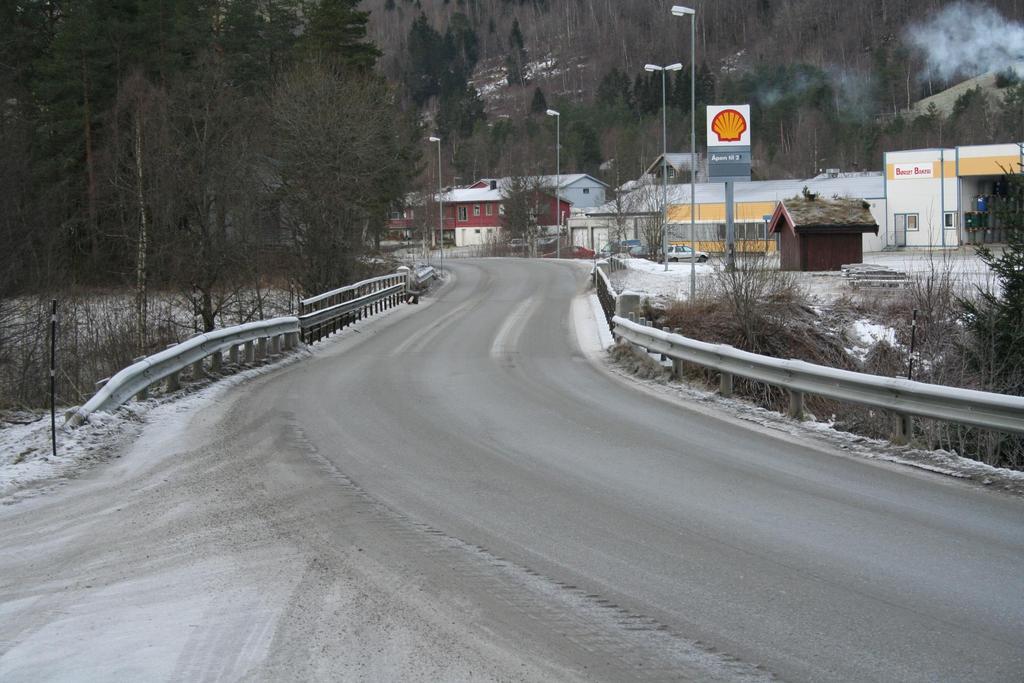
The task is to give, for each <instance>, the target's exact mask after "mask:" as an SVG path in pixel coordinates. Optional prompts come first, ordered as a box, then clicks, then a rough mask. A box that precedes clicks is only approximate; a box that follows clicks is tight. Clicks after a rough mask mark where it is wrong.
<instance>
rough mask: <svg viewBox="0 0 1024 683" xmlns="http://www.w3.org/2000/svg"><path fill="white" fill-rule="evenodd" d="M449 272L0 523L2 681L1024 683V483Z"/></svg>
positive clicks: (557, 275) (546, 278)
mask: <svg viewBox="0 0 1024 683" xmlns="http://www.w3.org/2000/svg"><path fill="white" fill-rule="evenodd" d="M446 265H450V266H451V269H452V271H453V273H454V278H453V281H452V282H451V283H450V284H448V285H446V286H445V287H444V288H443V289H441V290H440V291H439V292H438V293H436V294H435V295H433V299H432V301H431V302H430V303H429V304H428V305H423V306H421V307H419V308H417V307H403V308H402V309H401V310H400V311H399V312H398V313H396V314H394V315H393V316H392V318H391V319H390V320H383V321H381V322H380V324H379V325H377V326H376V327H374V328H373V329H372V331H368V332H367V333H366V334H364V335H350V336H349V338H348V339H346V340H344V341H343V343H338V344H334V345H333V346H327V347H324V349H323V350H321V351H320V352H318V353H317V354H316V355H315V356H314V357H313V358H312V359H309V360H306V361H303V362H302V363H297V364H294V365H292V366H291V367H289V368H286V369H283V370H281V371H279V372H277V373H274V374H272V375H270V376H268V377H266V378H262V379H259V380H257V381H254V382H252V383H251V384H249V385H247V386H246V387H245V388H243V389H239V390H235V391H234V392H232V393H230V394H227V395H226V396H225V399H224V401H223V402H222V403H221V404H220V405H219V406H218V407H217V409H216V410H211V411H206V412H204V413H202V414H199V415H197V416H196V417H195V418H193V420H192V422H191V424H190V428H189V430H188V432H187V433H184V434H179V435H173V434H172V435H166V434H165V435H163V436H162V437H161V438H160V439H155V438H152V439H150V440H149V441H146V438H145V437H144V438H143V440H142V441H140V443H139V444H137V446H136V447H135V448H134V449H133V451H132V452H130V453H129V454H128V457H126V458H123V459H122V460H121V461H119V463H118V464H117V465H113V466H107V467H105V468H99V470H98V471H97V472H96V473H94V474H93V475H91V476H90V477H88V478H87V479H86V480H83V481H81V482H75V483H74V484H72V485H71V486H69V487H67V488H66V490H64V491H61V492H60V494H59V495H57V496H54V497H51V498H49V499H47V500H41V501H35V502H29V503H24V504H19V505H17V506H12V507H11V508H10V509H9V510H5V511H4V512H3V513H2V514H0V533H2V534H3V537H4V539H5V540H4V541H3V546H0V549H3V550H4V553H3V557H0V648H3V649H0V678H10V679H12V680H14V679H17V680H22V679H24V680H30V679H34V678H36V677H39V675H40V674H42V676H41V677H48V676H49V677H54V678H62V677H71V678H79V677H86V678H88V677H89V676H88V675H86V676H82V675H81V674H83V673H86V674H89V675H91V676H93V677H96V678H105V677H111V676H115V677H116V676H119V675H124V676H132V675H134V676H137V675H139V674H145V675H147V677H149V678H153V679H157V678H190V679H197V678H198V679H201V678H207V679H213V678H237V677H251V678H265V679H275V678H279V677H282V676H286V677H294V678H323V679H327V678H347V679H362V680H374V679H376V680H388V679H422V680H427V679H429V680H456V679H460V680H480V679H501V680H517V679H524V680H569V679H577V678H578V679H597V680H661V679H674V680H711V679H721V680H744V679H759V678H771V677H779V678H782V679H787V680H808V681H824V680H836V681H854V680H856V681H867V680H908V681H909V680H922V681H935V680H971V681H986V680H991V681H1011V680H1021V679H1022V678H1024V501H1022V500H1021V499H1020V498H1017V497H1013V496H1010V495H1006V494H1000V493H994V492H989V491H985V490H981V489H979V488H977V487H974V486H969V485H965V484H963V483H960V482H956V481H953V480H950V479H947V478H943V477H940V476H937V475H931V474H927V473H922V472H920V471H916V470H911V469H907V468H901V467H897V466H891V465H885V464H880V463H876V462H869V461H863V460H859V459H856V458H854V457H848V456H844V455H842V454H840V453H835V452H832V451H830V450H828V448H827V447H825V446H820V445H816V444H814V443H813V442H811V441H809V440H808V441H807V442H803V441H800V440H796V439H794V438H793V437H790V436H783V435H780V434H773V433H772V432H770V431H763V430H757V429H754V428H752V427H750V426H749V425H744V424H742V423H740V422H737V421H734V420H730V419H729V418H727V417H723V418H716V417H712V416H708V415H707V414H706V413H705V412H698V411H694V410H691V409H690V408H688V407H687V406H685V405H682V404H679V403H672V402H669V401H667V400H665V399H663V398H659V397H657V396H654V395H651V394H648V393H644V392H641V391H638V390H636V389H635V388H632V387H630V386H626V385H625V384H623V383H622V382H621V381H620V380H618V379H616V378H614V377H612V376H610V375H609V374H608V373H606V372H605V371H603V370H602V369H600V368H599V367H598V366H597V364H595V363H594V362H592V361H591V360H588V358H587V357H586V356H585V354H584V353H583V352H582V351H581V350H580V346H579V345H578V343H577V335H576V332H575V330H574V323H573V315H572V301H573V298H574V296H575V295H577V294H578V293H580V292H582V291H583V290H584V287H585V281H586V275H585V271H583V270H581V269H580V268H578V267H577V266H574V265H572V264H569V263H557V262H531V261H526V260H481V261H453V262H451V263H449V264H446ZM140 450H141V451H144V452H140ZM147 454H148V455H147ZM147 458H148V459H147ZM112 603H113V606H112ZM140 624H142V626H140ZM90 634H91V635H90ZM112 634H113V635H112ZM69 641H72V642H74V643H75V646H74V647H70V649H69V650H68V651H62V648H63V649H67V648H68V647H69V646H61V645H59V644H60V643H67V642H69ZM54 642H57V643H58V646H57V648H56V649H57V650H58V653H59V656H58V654H54V653H53V652H50V653H49V654H47V652H46V647H47V643H50V644H52V643H54ZM140 652H141V653H146V656H145V657H144V656H143V655H141V654H139V653H140ZM62 658H63V659H62ZM112 661H114V662H117V663H118V664H117V666H116V667H114V668H110V667H109V666H105V663H109V662H112ZM68 662H70V663H71V664H68ZM76 663H77V666H78V667H79V668H77V669H74V668H69V667H73V666H75V665H76ZM83 667H84V668H83ZM75 672H77V673H78V674H80V675H79V676H75V675H70V674H73V673H75Z"/></svg>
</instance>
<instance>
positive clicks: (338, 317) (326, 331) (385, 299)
mask: <svg viewBox="0 0 1024 683" xmlns="http://www.w3.org/2000/svg"><path fill="white" fill-rule="evenodd" d="M394 280H399V281H397V282H395V284H390V285H387V286H381V287H380V288H377V289H374V290H373V291H371V292H369V293H367V294H363V295H362V296H359V297H357V298H353V299H348V300H347V301H342V302H340V303H336V304H333V305H331V306H327V307H324V308H320V309H317V310H314V311H312V312H310V313H305V314H303V315H300V316H299V324H300V325H301V326H302V338H303V340H304V341H305V342H306V343H307V344H312V343H313V342H317V341H320V340H321V339H323V338H324V337H328V336H330V335H331V334H333V333H335V332H337V331H338V330H342V329H344V328H345V327H346V326H348V325H351V324H352V323H354V322H356V321H357V320H362V319H363V318H365V317H367V316H369V315H373V314H374V313H380V312H381V311H385V310H387V309H389V308H393V307H395V306H398V305H399V304H401V303H402V300H403V299H404V297H405V294H406V292H407V290H408V279H407V278H406V276H405V275H401V276H389V277H388V278H387V279H381V280H380V282H379V283H374V284H375V285H378V284H379V285H386V284H387V283H388V282H392V281H394ZM355 291H360V290H355ZM321 301H324V300H323V299H322V300H321Z"/></svg>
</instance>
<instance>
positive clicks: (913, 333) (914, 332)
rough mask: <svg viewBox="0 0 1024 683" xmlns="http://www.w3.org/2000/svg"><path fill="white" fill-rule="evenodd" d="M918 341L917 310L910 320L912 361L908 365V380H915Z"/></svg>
mask: <svg viewBox="0 0 1024 683" xmlns="http://www.w3.org/2000/svg"><path fill="white" fill-rule="evenodd" d="M916 341H917V309H916V308H915V309H914V314H913V316H912V317H911V319H910V361H909V363H908V364H907V379H913V374H914V342H916Z"/></svg>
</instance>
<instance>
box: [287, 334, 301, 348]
mask: <svg viewBox="0 0 1024 683" xmlns="http://www.w3.org/2000/svg"><path fill="white" fill-rule="evenodd" d="M288 339H289V340H290V341H289V342H288V348H290V349H294V348H296V347H297V346H298V345H299V333H298V332H289V333H288Z"/></svg>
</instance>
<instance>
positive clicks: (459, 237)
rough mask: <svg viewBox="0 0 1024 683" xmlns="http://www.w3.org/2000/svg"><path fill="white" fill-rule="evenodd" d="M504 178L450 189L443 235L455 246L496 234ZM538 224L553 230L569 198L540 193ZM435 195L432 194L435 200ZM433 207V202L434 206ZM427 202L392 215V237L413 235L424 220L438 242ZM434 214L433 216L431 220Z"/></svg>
mask: <svg viewBox="0 0 1024 683" xmlns="http://www.w3.org/2000/svg"><path fill="white" fill-rule="evenodd" d="M504 182H505V179H491V178H485V179H482V180H478V181H476V182H475V183H473V184H472V185H470V186H468V187H459V188H455V189H453V190H449V191H448V192H445V193H444V195H442V197H441V198H442V199H443V200H444V239H445V242H446V243H447V244H451V243H454V244H455V245H456V246H459V247H461V246H465V245H474V244H485V243H487V242H489V241H492V240H496V239H498V237H499V233H500V231H501V226H502V216H503V215H504V213H505V211H504V207H503V205H502V201H503V199H504V198H503V196H502V189H501V188H502V187H503V184H504ZM540 199H541V201H540V202H538V203H539V205H540V207H541V208H540V213H539V214H538V216H537V225H538V227H540V228H541V229H542V230H545V229H547V230H554V229H555V227H556V226H557V225H560V224H561V225H564V224H565V221H566V220H567V219H568V217H569V211H570V209H571V208H572V202H569V201H568V200H566V199H562V200H561V201H560V202H556V199H555V196H554V195H553V194H547V193H542V195H541V197H540ZM436 200H437V197H436V196H435V197H434V201H435V202H436ZM434 210H435V211H436V205H435V207H434ZM427 211H428V210H427V208H426V206H424V205H422V203H421V204H420V205H419V206H412V207H408V208H406V209H404V210H402V211H395V212H393V213H392V215H391V220H390V221H389V226H388V229H389V231H390V232H391V235H392V239H415V232H416V227H417V226H419V225H423V224H424V223H425V224H426V225H428V226H429V227H430V230H431V232H432V242H434V243H436V242H437V215H436V213H435V214H434V216H429V215H426V212H427ZM431 218H433V220H431Z"/></svg>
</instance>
